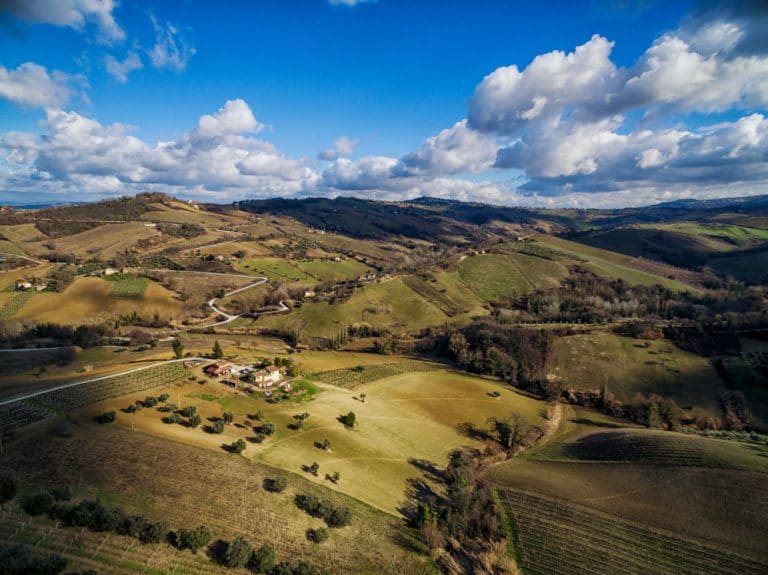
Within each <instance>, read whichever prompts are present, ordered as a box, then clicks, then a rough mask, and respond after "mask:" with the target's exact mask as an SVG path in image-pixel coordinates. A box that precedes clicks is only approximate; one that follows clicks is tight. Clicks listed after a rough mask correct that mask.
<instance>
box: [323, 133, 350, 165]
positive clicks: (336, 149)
mask: <svg viewBox="0 0 768 575" xmlns="http://www.w3.org/2000/svg"><path fill="white" fill-rule="evenodd" d="M359 143H360V141H359V140H353V139H351V138H347V137H346V136H341V137H340V138H336V141H335V142H334V143H333V148H328V149H327V150H323V151H322V152H320V153H319V154H318V156H317V157H318V158H319V159H321V160H336V159H338V158H343V157H345V156H351V155H352V154H354V153H355V148H356V147H357V145H358V144H359Z"/></svg>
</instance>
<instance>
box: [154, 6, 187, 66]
mask: <svg viewBox="0 0 768 575" xmlns="http://www.w3.org/2000/svg"><path fill="white" fill-rule="evenodd" d="M150 18H151V20H152V26H153V27H154V29H155V44H154V46H153V47H152V48H151V49H150V50H149V51H148V55H149V58H150V60H151V61H152V65H153V66H154V67H155V68H159V69H171V70H174V71H176V72H181V71H182V70H184V68H186V67H187V63H188V62H189V59H190V58H191V57H192V56H193V55H194V54H195V48H194V47H193V46H190V45H189V44H187V42H186V40H185V39H184V37H183V36H182V35H181V33H180V32H179V30H178V28H176V26H174V25H173V24H171V23H170V22H166V23H165V24H161V23H160V22H158V21H157V18H155V17H154V16H150Z"/></svg>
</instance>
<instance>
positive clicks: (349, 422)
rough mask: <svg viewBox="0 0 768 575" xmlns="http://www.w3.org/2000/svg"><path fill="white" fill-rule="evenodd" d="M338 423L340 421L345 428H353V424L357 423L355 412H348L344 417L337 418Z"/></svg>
mask: <svg viewBox="0 0 768 575" xmlns="http://www.w3.org/2000/svg"><path fill="white" fill-rule="evenodd" d="M339 421H341V422H342V423H343V424H344V426H345V427H349V428H350V429H351V428H353V427H354V426H355V423H357V418H356V417H355V412H354V411H350V412H349V413H347V414H346V415H342V416H339Z"/></svg>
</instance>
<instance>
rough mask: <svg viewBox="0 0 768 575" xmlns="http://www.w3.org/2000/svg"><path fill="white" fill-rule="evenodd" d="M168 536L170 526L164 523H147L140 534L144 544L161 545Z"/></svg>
mask: <svg viewBox="0 0 768 575" xmlns="http://www.w3.org/2000/svg"><path fill="white" fill-rule="evenodd" d="M167 536H168V524H167V523H165V522H164V521H147V522H146V523H145V524H144V526H143V527H142V529H141V532H140V533H139V541H141V542H142V543H160V542H161V541H162V540H163V539H165V538H166V537H167Z"/></svg>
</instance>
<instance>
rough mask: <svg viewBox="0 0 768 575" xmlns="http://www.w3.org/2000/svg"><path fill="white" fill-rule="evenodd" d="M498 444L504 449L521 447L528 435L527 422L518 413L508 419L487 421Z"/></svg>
mask: <svg viewBox="0 0 768 575" xmlns="http://www.w3.org/2000/svg"><path fill="white" fill-rule="evenodd" d="M488 421H489V422H490V424H491V428H492V429H493V432H494V433H495V434H496V438H497V440H498V442H499V443H500V444H501V446H502V447H504V449H512V448H514V447H517V446H518V445H522V444H523V442H524V441H525V436H526V435H527V433H528V422H527V421H526V420H525V418H524V417H523V416H522V415H520V414H519V413H513V414H512V415H511V416H510V417H509V418H508V419H506V420H503V419H497V418H495V417H491V418H490V419H489V420H488Z"/></svg>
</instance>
